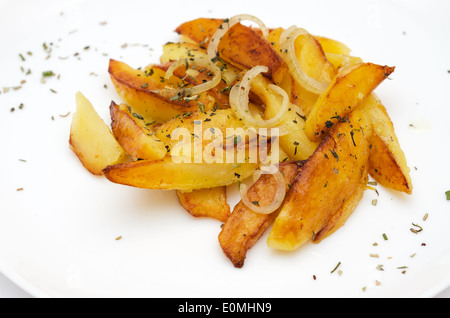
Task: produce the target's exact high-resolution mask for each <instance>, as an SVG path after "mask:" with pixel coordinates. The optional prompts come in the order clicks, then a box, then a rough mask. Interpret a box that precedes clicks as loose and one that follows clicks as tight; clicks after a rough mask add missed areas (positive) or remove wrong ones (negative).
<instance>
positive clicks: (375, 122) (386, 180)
mask: <svg viewBox="0 0 450 318" xmlns="http://www.w3.org/2000/svg"><path fill="white" fill-rule="evenodd" d="M361 110H362V111H364V113H365V114H366V115H367V117H368V119H369V120H370V122H371V124H372V129H373V133H372V135H371V137H370V138H369V143H370V151H369V164H370V165H369V173H370V175H371V176H372V177H373V178H374V179H375V180H376V181H377V182H378V183H379V184H381V185H382V186H385V187H387V188H390V189H394V190H397V191H401V192H405V193H407V194H412V191H413V184H412V181H411V176H410V168H409V167H408V164H407V161H406V156H405V154H404V152H403V150H402V148H401V147H400V143H399V141H398V138H397V136H396V134H395V129H394V124H393V123H392V121H391V119H390V118H389V115H388V113H387V111H386V108H385V107H384V105H383V104H382V103H381V101H380V99H379V98H377V96H376V95H375V94H371V95H370V96H369V97H368V98H367V99H366V100H365V101H364V103H363V104H362V105H361Z"/></svg>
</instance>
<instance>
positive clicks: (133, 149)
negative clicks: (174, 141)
mask: <svg viewBox="0 0 450 318" xmlns="http://www.w3.org/2000/svg"><path fill="white" fill-rule="evenodd" d="M110 113H111V128H112V132H113V134H114V136H115V138H116V139H117V141H118V142H119V144H120V145H121V146H122V148H123V149H125V150H126V152H127V153H128V154H130V155H131V156H132V157H133V158H134V159H143V160H158V159H162V158H164V157H165V156H166V154H167V149H166V147H165V145H164V143H163V142H162V141H161V140H160V139H158V138H157V137H156V134H155V131H156V130H153V129H152V128H151V127H152V126H154V123H155V121H150V122H149V121H145V119H144V117H142V116H141V115H139V114H138V113H136V112H134V111H133V110H132V109H131V107H130V106H128V105H126V104H120V105H117V104H116V103H114V102H112V103H111V106H110Z"/></svg>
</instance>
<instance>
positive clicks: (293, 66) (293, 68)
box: [280, 26, 329, 94]
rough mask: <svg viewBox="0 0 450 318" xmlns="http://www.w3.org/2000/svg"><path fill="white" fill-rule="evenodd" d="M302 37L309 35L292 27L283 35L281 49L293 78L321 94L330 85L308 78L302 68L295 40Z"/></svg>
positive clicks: (308, 88)
mask: <svg viewBox="0 0 450 318" xmlns="http://www.w3.org/2000/svg"><path fill="white" fill-rule="evenodd" d="M301 35H309V33H308V31H306V30H305V29H303V28H298V27H296V26H292V27H290V28H289V29H287V30H286V31H284V32H283V33H282V34H281V37H280V48H281V51H282V52H283V54H282V55H283V58H284V60H285V62H286V64H287V65H288V67H289V71H290V72H291V74H292V77H294V79H295V80H296V81H297V82H298V83H299V84H300V85H301V86H303V87H304V88H305V89H307V90H308V91H310V92H313V93H315V94H321V93H323V92H324V91H325V89H326V88H327V87H328V85H329V83H324V82H319V81H317V80H316V79H314V78H312V77H310V76H308V75H307V74H306V73H305V72H304V71H303V70H302V68H301V67H300V65H299V63H298V60H297V56H296V55H295V40H296V39H297V38H298V37H299V36H301Z"/></svg>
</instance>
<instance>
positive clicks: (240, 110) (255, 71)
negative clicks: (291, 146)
mask: <svg viewBox="0 0 450 318" xmlns="http://www.w3.org/2000/svg"><path fill="white" fill-rule="evenodd" d="M267 71H268V67H267V66H255V67H254V68H252V69H251V70H249V71H248V72H247V73H245V75H244V76H243V77H242V80H241V82H240V83H239V85H235V86H233V88H232V89H231V92H230V105H231V108H232V109H233V111H234V112H235V113H236V115H237V116H239V117H240V118H241V119H242V121H243V122H244V124H245V125H246V126H248V127H254V128H274V127H276V126H278V125H279V124H280V123H281V122H282V121H283V119H284V117H285V115H286V112H287V111H288V110H289V106H290V101H289V96H288V95H287V93H286V92H285V91H284V90H283V89H282V88H280V87H278V86H276V85H273V84H270V85H269V89H270V90H272V91H273V92H275V93H276V94H279V95H281V96H282V97H283V104H282V106H281V109H280V112H279V113H278V114H277V115H276V116H275V117H274V118H272V119H269V120H260V119H256V118H254V117H253V116H252V115H251V113H250V109H249V107H248V103H249V93H250V86H251V82H252V80H253V79H254V78H255V77H256V76H258V75H259V74H261V73H265V72H267ZM280 128H281V132H280V136H281V135H284V134H286V133H288V132H287V131H286V129H285V128H284V127H280ZM283 130H284V131H283Z"/></svg>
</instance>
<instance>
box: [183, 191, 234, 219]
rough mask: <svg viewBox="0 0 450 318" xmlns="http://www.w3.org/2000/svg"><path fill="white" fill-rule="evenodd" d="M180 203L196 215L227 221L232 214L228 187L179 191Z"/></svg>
mask: <svg viewBox="0 0 450 318" xmlns="http://www.w3.org/2000/svg"><path fill="white" fill-rule="evenodd" d="M177 196H178V199H179V201H180V204H181V205H182V206H183V207H184V208H185V209H186V211H188V212H189V213H190V214H191V215H192V216H194V217H210V218H214V219H217V220H219V221H221V222H225V221H226V220H227V219H228V217H229V216H230V214H231V211H230V205H229V204H228V203H227V188H226V187H217V188H211V189H201V190H194V191H191V192H182V191H177Z"/></svg>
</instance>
